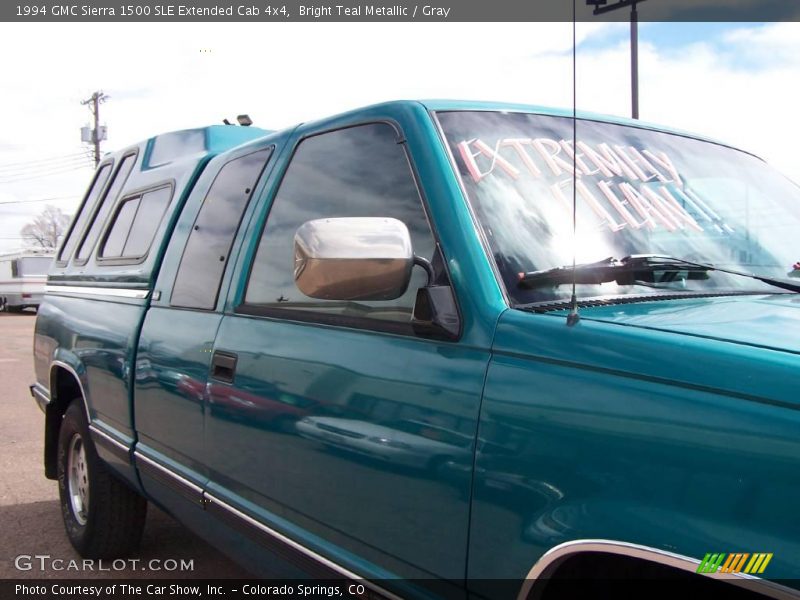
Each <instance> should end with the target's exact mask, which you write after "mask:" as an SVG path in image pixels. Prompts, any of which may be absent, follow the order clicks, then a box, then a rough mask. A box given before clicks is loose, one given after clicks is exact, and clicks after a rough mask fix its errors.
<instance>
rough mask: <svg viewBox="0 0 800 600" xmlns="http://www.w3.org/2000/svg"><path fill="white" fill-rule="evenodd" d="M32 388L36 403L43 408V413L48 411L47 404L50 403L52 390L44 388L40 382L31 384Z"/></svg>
mask: <svg viewBox="0 0 800 600" xmlns="http://www.w3.org/2000/svg"><path fill="white" fill-rule="evenodd" d="M30 389H31V396H33V399H34V400H36V405H37V406H38V407H39V408H40V409H41V411H42V412H43V413H46V412H47V405H48V404H50V392H49V391H48V390H45V389H43V388H40V387H39V384H38V383H34V384H33V385H31V386H30Z"/></svg>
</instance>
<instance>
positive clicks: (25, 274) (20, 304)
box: [0, 250, 53, 312]
mask: <svg viewBox="0 0 800 600" xmlns="http://www.w3.org/2000/svg"><path fill="white" fill-rule="evenodd" d="M52 262H53V251H52V250H23V251H20V252H14V253H12V254H3V255H0V310H7V311H13V312H18V311H21V310H23V309H25V308H31V307H32V308H37V307H38V306H39V303H40V302H41V300H42V296H43V295H44V290H45V285H46V283H47V271H48V270H49V269H50V264H51V263H52Z"/></svg>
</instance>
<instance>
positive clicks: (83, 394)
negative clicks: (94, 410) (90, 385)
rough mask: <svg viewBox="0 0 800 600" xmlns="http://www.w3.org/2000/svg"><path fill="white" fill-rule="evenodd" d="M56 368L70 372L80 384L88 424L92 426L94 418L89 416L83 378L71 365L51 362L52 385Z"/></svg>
mask: <svg viewBox="0 0 800 600" xmlns="http://www.w3.org/2000/svg"><path fill="white" fill-rule="evenodd" d="M54 366H57V367H61V368H62V369H64V370H66V371H67V372H69V373H70V374H71V375H72V376H73V377H74V378H75V381H77V382H78V389H80V391H81V399H82V400H83V408H84V409H85V411H86V422H87V423H90V424H91V422H92V417H91V416H90V415H89V401H88V400H87V399H86V390H84V389H83V381H81V378H80V377H79V376H78V372H77V371H76V370H75V369H73V368H72V367H71V366H70V365H68V364H67V363H65V362H63V361H60V360H54V361H51V362H50V380H51V383H52V379H53V367H54ZM51 387H52V386H51Z"/></svg>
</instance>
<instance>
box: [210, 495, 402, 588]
mask: <svg viewBox="0 0 800 600" xmlns="http://www.w3.org/2000/svg"><path fill="white" fill-rule="evenodd" d="M204 496H205V499H206V502H207V503H214V504H216V505H217V506H218V507H219V508H221V509H223V510H225V511H227V512H228V513H230V514H231V515H232V516H234V517H236V518H237V519H239V520H241V521H244V522H245V523H247V524H248V525H250V526H251V527H253V528H255V529H258V530H259V531H261V532H262V533H265V534H267V535H268V536H270V537H272V538H274V539H276V540H278V541H279V542H281V543H283V544H285V545H287V546H289V547H290V548H292V549H293V550H296V551H297V552H299V553H301V554H304V555H306V556H308V557H309V558H311V559H312V560H314V561H316V562H318V563H320V564H321V565H324V566H326V567H327V568H329V569H330V570H332V571H335V572H336V573H339V574H340V575H342V576H343V577H345V578H347V579H352V580H354V581H358V582H360V583H363V585H364V586H365V587H368V588H370V589H371V590H372V591H373V592H375V593H377V594H380V595H381V596H383V597H385V598H387V599H389V600H402V598H400V596H397V595H395V594H393V593H392V592H389V591H387V590H385V589H383V588H382V587H380V586H378V585H376V584H374V583H372V582H371V581H369V580H368V579H365V578H364V577H362V576H360V575H356V574H355V573H353V572H352V571H349V570H348V569H346V568H344V567H342V566H340V565H338V564H336V563H335V562H333V561H331V560H328V559H327V558H325V557H324V556H321V555H319V554H317V553H316V552H314V551H313V550H309V549H308V548H306V547H305V546H303V545H301V544H299V543H297V542H295V541H294V540H292V539H290V538H288V537H286V536H285V535H283V534H282V533H279V532H277V531H275V530H274V529H272V528H271V527H268V526H266V525H264V524H263V523H261V522H260V521H257V520H256V519H254V518H252V517H250V516H249V515H246V514H245V513H243V512H242V511H240V510H238V509H236V508H234V507H233V506H231V505H230V504H228V503H226V502H223V501H222V500H220V499H219V498H217V497H216V496H214V495H212V494H209V493H208V492H205V493H204Z"/></svg>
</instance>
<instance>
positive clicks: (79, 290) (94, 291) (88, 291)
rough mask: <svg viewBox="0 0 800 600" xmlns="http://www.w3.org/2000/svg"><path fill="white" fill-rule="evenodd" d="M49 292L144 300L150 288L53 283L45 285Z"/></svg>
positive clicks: (46, 290)
mask: <svg viewBox="0 0 800 600" xmlns="http://www.w3.org/2000/svg"><path fill="white" fill-rule="evenodd" d="M45 293H47V294H77V295H79V296H112V297H114V298H135V299H137V300H144V299H145V298H147V296H148V294H149V293H150V290H142V289H136V288H115V287H98V286H96V285H92V286H88V285H53V284H48V285H47V286H46V287H45Z"/></svg>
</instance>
